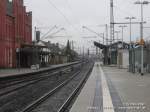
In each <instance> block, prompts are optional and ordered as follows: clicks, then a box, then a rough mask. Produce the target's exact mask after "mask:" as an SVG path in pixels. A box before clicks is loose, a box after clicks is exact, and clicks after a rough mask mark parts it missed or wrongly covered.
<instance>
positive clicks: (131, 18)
mask: <svg viewBox="0 0 150 112" xmlns="http://www.w3.org/2000/svg"><path fill="white" fill-rule="evenodd" d="M125 19H128V20H129V22H130V45H131V41H132V40H131V38H132V28H131V22H132V20H133V19H136V18H135V17H126V18H125ZM130 47H131V46H130Z"/></svg>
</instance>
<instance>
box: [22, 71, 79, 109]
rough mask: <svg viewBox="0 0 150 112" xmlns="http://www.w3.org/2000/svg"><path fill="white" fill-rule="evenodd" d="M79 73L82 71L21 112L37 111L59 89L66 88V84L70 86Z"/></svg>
mask: <svg viewBox="0 0 150 112" xmlns="http://www.w3.org/2000/svg"><path fill="white" fill-rule="evenodd" d="M79 73H80V71H79V72H77V73H74V75H73V76H72V77H70V78H69V79H67V80H66V81H64V82H63V83H61V84H60V85H58V86H57V87H55V88H54V89H53V90H51V91H49V92H48V93H46V94H45V95H43V96H42V97H40V98H39V99H37V100H36V101H34V102H33V103H31V104H30V105H28V106H27V107H26V108H25V109H23V110H22V111H21V112H30V111H32V110H33V109H35V108H36V107H37V106H38V105H40V104H41V103H42V102H44V101H45V100H46V99H47V98H49V97H50V96H52V95H53V94H55V92H57V91H58V90H59V89H61V88H62V87H63V86H65V85H66V84H68V83H69V82H70V81H71V80H72V79H73V78H74V77H76V75H77V74H79Z"/></svg>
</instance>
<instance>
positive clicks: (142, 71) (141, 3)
mask: <svg viewBox="0 0 150 112" xmlns="http://www.w3.org/2000/svg"><path fill="white" fill-rule="evenodd" d="M149 3H150V2H148V1H137V2H135V4H138V5H141V24H140V36H141V40H140V41H141V75H144V70H143V5H148V4H149Z"/></svg>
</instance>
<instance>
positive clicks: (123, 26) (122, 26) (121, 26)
mask: <svg viewBox="0 0 150 112" xmlns="http://www.w3.org/2000/svg"><path fill="white" fill-rule="evenodd" d="M119 27H120V28H121V29H122V48H123V31H124V28H125V27H127V26H125V25H120V26H119Z"/></svg>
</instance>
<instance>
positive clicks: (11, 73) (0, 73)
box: [0, 63, 69, 78]
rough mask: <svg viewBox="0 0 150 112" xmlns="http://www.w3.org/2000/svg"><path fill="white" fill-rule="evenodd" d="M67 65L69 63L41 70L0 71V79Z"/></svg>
mask: <svg viewBox="0 0 150 112" xmlns="http://www.w3.org/2000/svg"><path fill="white" fill-rule="evenodd" d="M67 64H69V63H65V64H58V65H50V66H48V67H43V68H40V69H37V70H32V69H30V68H20V69H18V68H16V69H0V78H2V77H7V76H14V75H22V74H24V73H32V72H38V71H42V70H46V69H50V68H55V67H59V66H63V65H67Z"/></svg>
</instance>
